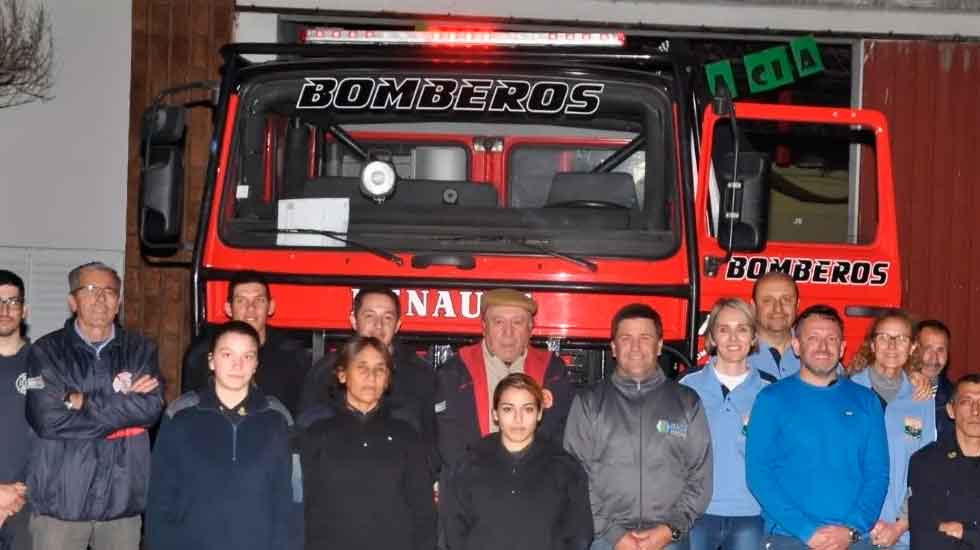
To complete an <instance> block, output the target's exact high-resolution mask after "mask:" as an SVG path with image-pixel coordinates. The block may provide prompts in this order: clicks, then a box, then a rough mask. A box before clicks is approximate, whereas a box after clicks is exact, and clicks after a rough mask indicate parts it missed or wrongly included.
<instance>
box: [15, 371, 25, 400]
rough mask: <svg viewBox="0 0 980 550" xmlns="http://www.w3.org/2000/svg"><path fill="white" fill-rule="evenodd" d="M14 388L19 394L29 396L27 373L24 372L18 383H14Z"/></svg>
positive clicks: (18, 378)
mask: <svg viewBox="0 0 980 550" xmlns="http://www.w3.org/2000/svg"><path fill="white" fill-rule="evenodd" d="M14 387H15V388H17V393H19V394H21V395H27V373H26V372H22V373H20V376H18V377H17V381H16V382H14Z"/></svg>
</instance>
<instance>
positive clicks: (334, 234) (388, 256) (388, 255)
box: [244, 228, 405, 265]
mask: <svg viewBox="0 0 980 550" xmlns="http://www.w3.org/2000/svg"><path fill="white" fill-rule="evenodd" d="M244 232H245V233H263V234H268V235H320V236H322V237H329V238H331V239H335V240H338V241H340V242H342V243H344V244H346V245H347V246H349V247H352V248H357V249H360V250H363V251H365V252H370V253H371V254H374V255H375V256H377V257H379V258H384V259H385V260H388V261H389V262H392V263H394V264H395V265H403V264H404V263H405V260H402V259H401V258H400V257H398V256H396V255H395V254H394V253H392V252H390V251H388V250H385V249H383V248H375V247H373V246H370V245H366V244H364V243H362V242H359V241H355V240H353V239H350V238H348V237H347V233H341V232H339V231H330V230H327V229H305V228H297V229H246V230H244Z"/></svg>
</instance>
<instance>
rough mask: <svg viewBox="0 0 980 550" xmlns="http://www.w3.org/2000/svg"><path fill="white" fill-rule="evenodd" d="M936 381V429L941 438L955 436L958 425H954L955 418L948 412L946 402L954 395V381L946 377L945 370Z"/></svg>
mask: <svg viewBox="0 0 980 550" xmlns="http://www.w3.org/2000/svg"><path fill="white" fill-rule="evenodd" d="M936 382H937V383H936V431H937V432H938V434H939V439H942V438H945V437H955V432H956V426H954V425H953V419H952V418H950V417H949V413H948V412H946V403H948V402H949V399H950V398H951V397H953V389H954V387H953V383H952V382H950V381H949V378H946V373H945V372H941V373H939V379H938V380H937V381H936Z"/></svg>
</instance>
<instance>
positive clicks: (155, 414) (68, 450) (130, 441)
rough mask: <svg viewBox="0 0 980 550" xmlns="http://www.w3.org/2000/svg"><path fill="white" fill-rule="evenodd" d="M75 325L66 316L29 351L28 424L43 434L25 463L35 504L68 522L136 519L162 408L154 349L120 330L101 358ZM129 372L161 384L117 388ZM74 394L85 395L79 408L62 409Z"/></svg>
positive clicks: (41, 511)
mask: <svg viewBox="0 0 980 550" xmlns="http://www.w3.org/2000/svg"><path fill="white" fill-rule="evenodd" d="M74 325H75V320H74V319H69V320H68V322H67V323H65V327H64V328H63V329H61V330H57V331H55V332H52V333H51V334H48V335H47V336H44V337H43V338H41V339H40V340H38V341H37V342H36V343H35V344H34V345H32V346H31V347H30V349H29V350H28V354H27V374H28V388H30V389H29V391H28V392H27V420H28V422H30V424H31V427H32V428H34V431H35V432H36V433H37V435H38V436H39V437H40V440H39V441H38V442H37V445H36V447H35V448H34V451H33V453H32V456H31V461H30V464H29V466H28V475H27V486H28V487H30V492H29V499H30V503H31V507H32V509H33V510H34V512H36V513H38V514H43V515H46V516H52V517H55V518H58V519H61V520H66V521H106V520H111V519H117V518H122V517H128V516H134V515H137V514H140V513H142V512H143V508H144V506H145V504H146V488H147V484H148V482H149V478H150V439H149V436H148V435H147V433H146V429H145V428H149V427H151V426H153V425H154V424H156V422H157V419H158V418H159V417H160V411H161V410H163V384H162V381H163V380H162V378H161V377H160V370H159V366H158V363H157V347H156V345H154V344H153V343H152V342H150V341H149V340H147V339H146V338H144V337H142V336H140V335H138V334H136V333H133V332H129V331H126V330H123V329H122V328H121V327H119V326H117V327H116V329H115V330H116V333H115V337H114V338H113V339H112V340H111V341H109V342H108V343H107V344H105V347H104V348H102V350H101V351H100V352H99V353H98V354H96V352H95V350H94V349H93V348H92V346H90V345H89V344H88V343H87V342H85V341H84V340H82V338H81V336H79V335H78V333H77V332H76V331H75V326H74ZM124 372H126V373H129V374H130V375H131V376H132V380H133V381H135V380H136V379H137V378H139V377H140V376H142V375H144V374H148V375H151V376H155V377H156V378H158V379H160V381H161V384H160V386H159V387H158V388H157V389H156V390H154V391H153V392H150V393H147V394H135V393H123V392H121V391H116V389H114V387H113V386H114V382H115V383H116V386H117V387H118V384H119V382H118V380H119V376H120V375H121V374H122V373H124ZM70 392H81V393H83V394H84V395H85V403H84V405H83V406H82V408H81V410H68V409H67V408H66V407H65V403H64V398H65V395H66V394H68V393H70ZM120 430H123V431H120Z"/></svg>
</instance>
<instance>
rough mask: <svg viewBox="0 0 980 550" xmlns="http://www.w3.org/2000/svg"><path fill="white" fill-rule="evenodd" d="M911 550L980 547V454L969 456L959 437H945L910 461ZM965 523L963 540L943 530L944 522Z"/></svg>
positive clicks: (952, 549)
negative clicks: (961, 445) (942, 524)
mask: <svg viewBox="0 0 980 550" xmlns="http://www.w3.org/2000/svg"><path fill="white" fill-rule="evenodd" d="M909 488H910V490H911V496H909V532H910V535H911V538H912V540H911V550H980V526H978V522H980V457H972V458H971V457H965V456H963V452H962V451H960V448H959V444H958V443H957V442H956V437H955V435H953V436H952V437H944V438H941V439H939V441H936V442H933V443H930V444H929V445H926V446H925V447H923V448H922V449H920V450H919V452H917V453H915V454H914V455H912V460H911V462H910V463H909ZM945 521H958V522H960V523H962V524H963V526H964V531H963V540H957V539H954V538H952V537H948V536H946V535H944V534H943V533H941V532H939V530H938V527H939V524H940V523H941V522H945Z"/></svg>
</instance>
